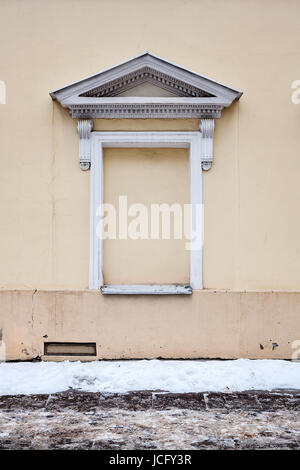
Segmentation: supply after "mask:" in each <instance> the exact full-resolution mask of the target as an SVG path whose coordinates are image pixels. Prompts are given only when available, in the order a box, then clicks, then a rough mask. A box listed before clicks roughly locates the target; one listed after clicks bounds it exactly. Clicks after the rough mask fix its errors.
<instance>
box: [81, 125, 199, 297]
mask: <svg viewBox="0 0 300 470" xmlns="http://www.w3.org/2000/svg"><path fill="white" fill-rule="evenodd" d="M90 143H91V175H90V176H91V184H90V272H89V289H101V290H102V293H103V294H139V293H140V294H143V293H144V294H184V293H186V294H190V293H191V292H192V289H202V244H201V248H200V249H198V250H191V251H190V284H189V286H175V287H174V285H159V286H158V285H146V286H145V285H143V286H142V285H123V286H117V285H108V286H104V283H103V273H102V266H103V241H102V239H100V238H98V237H97V233H96V227H97V224H99V223H100V224H101V217H99V215H98V216H97V208H98V207H100V206H101V204H102V203H103V148H106V147H132V148H136V147H142V148H144V147H146V148H153V147H157V148H161V147H167V148H170V147H171V148H188V149H189V169H190V203H191V206H192V217H191V229H192V230H193V228H194V227H195V224H196V210H195V206H196V205H198V204H202V164H203V155H202V154H203V150H202V151H201V149H203V145H205V143H206V142H205V138H203V136H202V134H201V133H200V132H95V131H94V132H91V142H90ZM99 228H100V229H101V225H100V227H98V229H99ZM198 228H199V227H198ZM200 230H201V234H199V235H200V236H201V240H202V231H203V227H202V221H201V228H200Z"/></svg>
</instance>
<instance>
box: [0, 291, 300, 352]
mask: <svg viewBox="0 0 300 470" xmlns="http://www.w3.org/2000/svg"><path fill="white" fill-rule="evenodd" d="M299 297H300V293H288V292H284V293H271V292H247V293H246V292H225V291H223V292H222V291H217V292H215V291H209V290H204V291H195V292H194V293H193V295H192V296H151V302H150V301H149V299H148V298H147V297H146V296H127V297H126V301H124V296H101V295H99V293H98V292H96V291H69V292H66V291H60V292H59V291H29V290H27V291H14V292H13V291H5V292H3V291H2V292H0V307H1V311H2V312H3V314H2V329H3V340H4V342H5V345H6V354H7V356H6V358H7V360H13V359H22V360H28V359H32V358H34V357H37V356H42V355H43V353H44V342H95V343H96V345H97V356H96V357H88V358H82V357H80V358H79V359H102V358H106V359H126V358H145V357H146V358H154V357H164V358H207V357H215V358H217V357H220V358H224V359H225V358H237V357H248V358H254V359H263V358H273V359H279V358H284V359H291V358H292V354H293V353H296V352H297V348H296V349H295V348H293V344H292V343H293V341H295V340H299V333H300V331H299V315H300V302H299ZM273 343H274V344H273ZM294 346H297V345H294ZM299 349H300V348H299V343H298V350H299ZM0 352H1V351H0ZM299 355H300V350H299ZM64 358H66V357H63V356H62V357H61V358H60V359H64ZM48 359H50V360H53V359H59V358H55V357H53V356H48ZM67 359H73V360H74V359H78V358H76V357H67Z"/></svg>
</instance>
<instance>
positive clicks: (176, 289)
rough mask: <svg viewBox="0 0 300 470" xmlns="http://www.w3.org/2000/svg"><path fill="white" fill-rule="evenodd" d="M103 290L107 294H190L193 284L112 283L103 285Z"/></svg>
mask: <svg viewBox="0 0 300 470" xmlns="http://www.w3.org/2000/svg"><path fill="white" fill-rule="evenodd" d="M101 292H102V294H106V295H116V294H118V295H190V294H192V292H193V290H192V288H191V286H184V285H179V284H178V285H172V284H162V285H158V284H157V285H156V284H153V285H150V284H131V285H125V284H119V285H118V284H111V285H105V286H103V287H101Z"/></svg>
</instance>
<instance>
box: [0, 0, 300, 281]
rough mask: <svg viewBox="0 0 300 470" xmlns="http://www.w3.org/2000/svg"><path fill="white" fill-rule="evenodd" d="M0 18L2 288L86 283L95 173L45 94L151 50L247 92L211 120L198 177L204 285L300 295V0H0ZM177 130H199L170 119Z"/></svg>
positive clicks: (69, 124)
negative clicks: (297, 86)
mask: <svg viewBox="0 0 300 470" xmlns="http://www.w3.org/2000/svg"><path fill="white" fill-rule="evenodd" d="M0 10H1V14H0V56H1V68H0V79H1V80H4V81H5V82H6V85H7V104H6V105H0V123H1V127H0V128H1V138H0V158H1V162H2V171H1V176H0V178H1V181H0V213H1V219H0V220H1V230H0V242H1V243H0V259H1V263H0V287H1V288H2V289H15V288H18V289H19V288H23V289H31V288H41V289H55V288H59V289H64V288H67V289H84V288H86V287H87V285H88V257H89V248H88V244H89V236H88V230H89V227H88V226H89V173H88V172H86V173H84V172H82V171H80V170H79V166H78V148H77V146H78V142H77V135H76V124H75V122H73V121H72V119H71V118H70V117H69V116H68V114H67V112H66V111H65V110H62V109H61V108H60V107H59V106H58V105H57V104H54V103H52V101H51V99H50V97H49V95H48V92H49V91H50V90H52V89H55V88H57V87H61V86H63V85H64V84H67V83H69V82H72V81H74V80H77V79H79V78H81V77H82V76H85V75H88V74H91V73H95V72H97V71H98V70H101V69H103V68H106V67H109V66H113V65H115V64H116V63H119V62H121V61H122V60H124V59H127V58H130V57H131V56H134V55H136V54H138V53H141V52H143V51H145V50H151V51H153V52H154V53H156V54H158V55H160V56H162V57H165V58H167V59H169V60H171V61H174V62H177V63H179V64H181V65H182V66H184V67H188V68H191V69H194V70H195V71H197V72H199V73H202V74H204V75H207V76H209V77H211V78H213V79H216V80H218V81H221V82H224V83H226V84H228V85H231V86H233V87H236V88H238V89H241V90H243V91H244V96H243V97H242V98H241V100H240V102H239V103H236V104H234V105H233V106H232V107H231V108H230V109H228V110H226V111H225V112H224V113H223V117H222V119H221V120H219V121H218V122H217V123H216V135H215V151H214V154H215V162H214V166H213V168H212V169H211V170H210V171H209V172H207V173H205V174H204V177H203V185H204V203H205V244H204V253H203V255H204V264H203V278H204V286H205V287H206V288H216V289H222V288H226V289H246V290H248V289H251V290H253V289H283V290H287V289H292V290H298V289H299V281H300V250H299V239H300V223H299V181H298V180H299V176H298V175H299V171H300V159H299V154H300V135H299V119H300V106H297V105H294V104H292V102H291V92H292V90H291V82H292V81H293V80H295V79H297V78H299V26H300V24H299V23H300V4H299V2H298V1H297V0H295V1H293V0H290V1H289V2H288V5H287V2H286V1H284V0H276V1H273V2H268V1H266V2H261V1H260V0H256V1H255V0H253V1H247V2H240V1H239V0H228V1H226V2H224V1H222V0H209V1H208V0H207V1H205V0H203V1H186V2H182V1H181V0H169V1H168V0H167V1H164V2H160V3H158V2H146V1H145V2H144V1H135V0H127V1H124V0H122V1H121V0H115V1H114V2H111V1H97V2H95V1H92V0H86V1H84V2H83V1H78V0H59V1H58V0H53V1H52V2H40V1H39V0H27V1H26V2H19V1H16V0H9V1H8V0H3V1H1V5H0ZM58 12H59V14H58ZM145 126H146V127H147V128H148V129H150V128H159V129H162V127H161V123H160V122H159V123H158V122H154V123H151V122H147V123H145ZM174 126H176V128H177V127H180V128H184V129H187V128H191V129H196V128H197V125H196V123H195V122H194V121H192V122H189V123H182V122H179V123H177V124H172V123H171V122H166V123H165V124H164V128H166V127H167V128H174ZM97 127H98V128H103V129H104V128H105V129H108V128H109V129H120V128H123V129H124V128H126V129H133V128H136V122H134V121H130V122H123V123H121V122H113V121H109V122H104V123H98V124H97Z"/></svg>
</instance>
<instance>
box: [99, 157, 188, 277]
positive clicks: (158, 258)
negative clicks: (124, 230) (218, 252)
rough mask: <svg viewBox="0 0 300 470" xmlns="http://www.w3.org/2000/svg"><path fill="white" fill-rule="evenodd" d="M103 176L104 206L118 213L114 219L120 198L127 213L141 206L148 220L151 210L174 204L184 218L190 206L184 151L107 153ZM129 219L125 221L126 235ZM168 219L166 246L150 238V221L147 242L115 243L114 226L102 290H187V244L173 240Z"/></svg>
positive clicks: (105, 244)
mask: <svg viewBox="0 0 300 470" xmlns="http://www.w3.org/2000/svg"><path fill="white" fill-rule="evenodd" d="M103 170H104V178H103V184H104V203H108V204H112V205H113V207H115V208H116V214H117V219H118V215H119V209H118V208H119V197H120V196H124V195H125V196H127V204H128V208H130V206H131V205H133V204H143V205H144V207H145V208H146V209H147V210H148V214H151V204H169V205H170V206H172V205H173V204H177V205H178V207H179V208H180V209H181V211H182V213H183V211H184V207H183V203H185V204H188V203H189V201H190V186H189V182H190V181H189V180H190V179H189V152H188V149H180V148H179V149H177V148H173V149H168V148H155V149H153V148H152V149H151V148H106V149H104V152H103ZM137 215H138V214H136V216H137ZM132 219H133V217H129V220H128V229H129V230H130V222H131V221H132ZM170 219H171V223H170V236H171V239H166V240H162V239H158V240H153V239H151V238H150V237H151V221H150V217H149V218H148V229H146V227H145V235H147V236H148V237H149V238H148V239H137V240H133V239H130V238H129V239H127V240H120V239H118V231H119V224H118V223H117V227H116V229H117V238H116V239H115V240H113V239H106V240H104V241H103V278H104V284H138V283H141V284H171V283H172V284H173V283H174V284H188V283H189V279H190V262H189V260H190V252H189V251H188V250H186V247H185V243H186V242H187V241H188V239H185V238H184V237H183V238H182V239H175V236H174V235H176V234H175V233H174V223H173V222H174V219H173V216H171V218H170ZM161 225H162V224H161V217H160V228H161ZM181 227H182V225H181ZM105 229H106V230H107V229H108V228H107V227H105ZM137 230H139V231H140V230H142V227H139V228H137ZM160 232H161V231H160ZM160 235H161V233H160ZM187 235H189V234H187Z"/></svg>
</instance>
